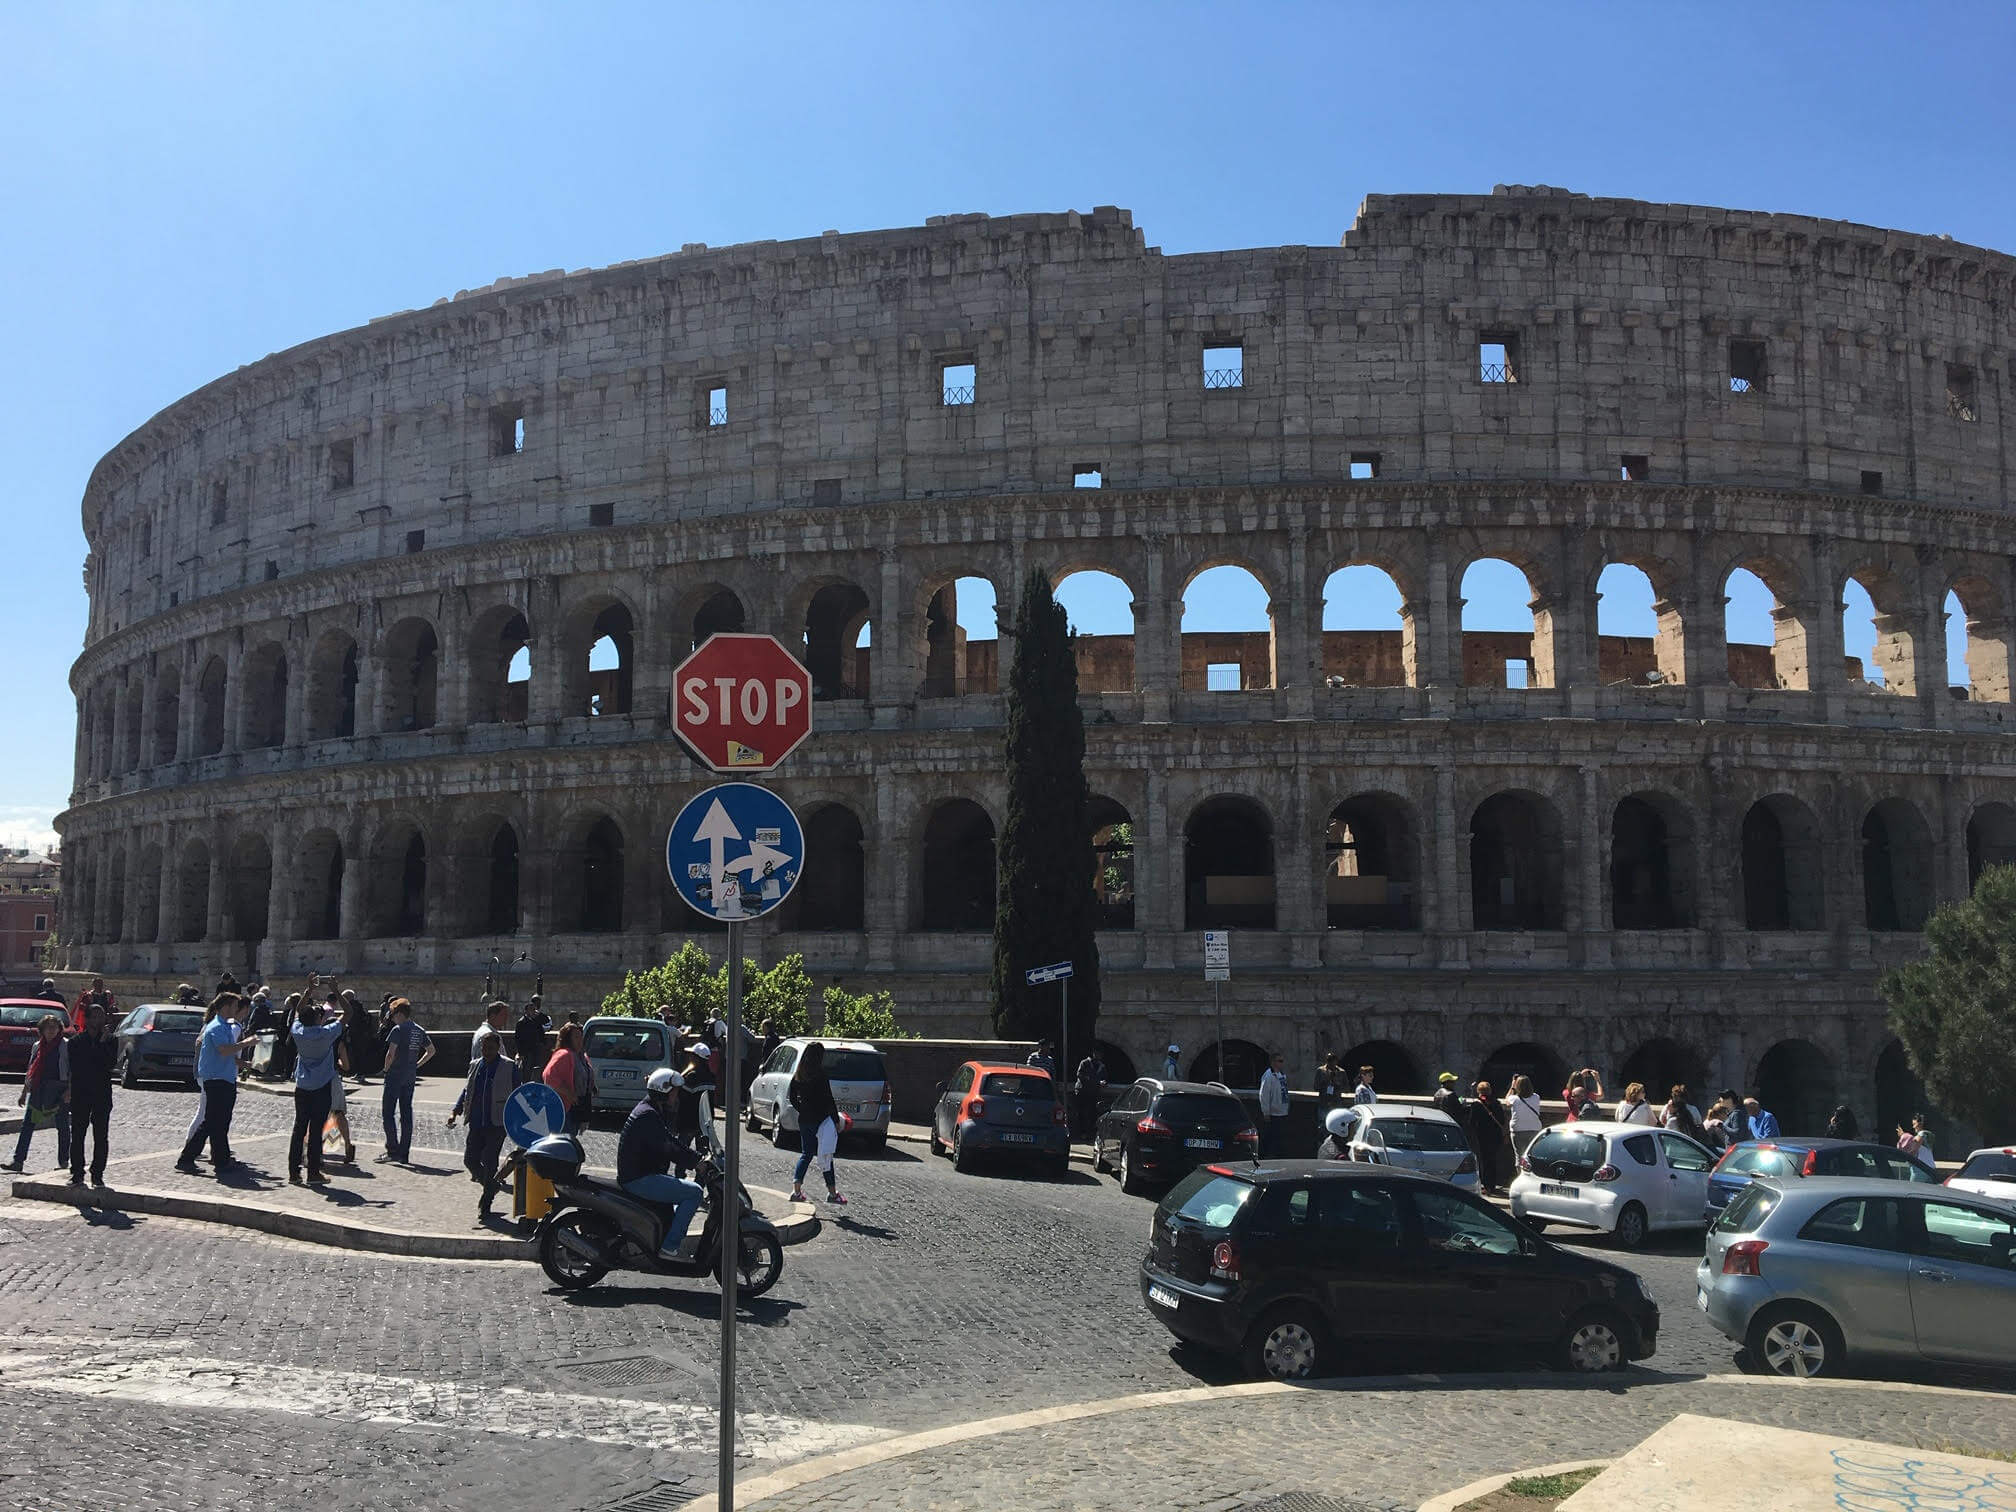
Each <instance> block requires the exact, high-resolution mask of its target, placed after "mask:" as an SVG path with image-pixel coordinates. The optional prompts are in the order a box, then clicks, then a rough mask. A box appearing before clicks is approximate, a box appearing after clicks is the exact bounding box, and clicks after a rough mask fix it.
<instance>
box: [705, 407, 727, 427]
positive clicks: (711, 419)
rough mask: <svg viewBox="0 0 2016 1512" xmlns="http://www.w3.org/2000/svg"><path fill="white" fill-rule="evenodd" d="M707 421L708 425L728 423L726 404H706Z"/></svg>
mask: <svg viewBox="0 0 2016 1512" xmlns="http://www.w3.org/2000/svg"><path fill="white" fill-rule="evenodd" d="M707 423H708V424H709V425H726V424H727V423H728V406H727V405H725V404H715V405H710V406H708V409H707Z"/></svg>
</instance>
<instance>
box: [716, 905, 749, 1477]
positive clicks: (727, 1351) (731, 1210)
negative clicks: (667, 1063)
mask: <svg viewBox="0 0 2016 1512" xmlns="http://www.w3.org/2000/svg"><path fill="white" fill-rule="evenodd" d="M742 928H743V926H742V921H741V920H739V919H732V920H730V921H729V924H728V1044H727V1046H726V1049H727V1054H726V1055H725V1056H724V1057H723V1058H722V1067H721V1088H720V1091H721V1099H722V1104H721V1105H722V1115H721V1121H722V1141H721V1143H722V1155H721V1206H722V1207H723V1209H724V1210H725V1213H724V1215H723V1217H722V1218H721V1224H722V1232H721V1472H720V1479H719V1481H718V1483H717V1487H718V1488H717V1490H716V1491H715V1496H714V1499H715V1504H716V1505H717V1506H718V1507H719V1508H720V1509H721V1512H735V1282H736V1280H737V1271H736V1264H737V1262H738V1261H740V1260H741V1258H742V1183H741V1175H740V1167H741V1164H742V1119H741V1117H740V1115H739V1113H738V1110H737V1107H736V1102H737V1099H738V1097H739V1095H740V1093H741V1089H742Z"/></svg>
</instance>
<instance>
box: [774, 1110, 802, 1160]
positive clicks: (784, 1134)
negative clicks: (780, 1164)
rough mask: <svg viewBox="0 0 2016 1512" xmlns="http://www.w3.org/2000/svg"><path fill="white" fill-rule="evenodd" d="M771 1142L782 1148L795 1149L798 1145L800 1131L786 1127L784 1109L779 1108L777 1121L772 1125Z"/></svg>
mask: <svg viewBox="0 0 2016 1512" xmlns="http://www.w3.org/2000/svg"><path fill="white" fill-rule="evenodd" d="M770 1143H771V1144H773V1145H775V1146H776V1147H777V1148H778V1149H780V1150H795V1149H796V1148H797V1147H798V1131H797V1130H796V1129H788V1130H787V1129H786V1128H785V1127H784V1110H783V1109H782V1108H779V1109H778V1110H777V1122H775V1123H773V1124H772V1125H770Z"/></svg>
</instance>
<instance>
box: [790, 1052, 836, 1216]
mask: <svg viewBox="0 0 2016 1512" xmlns="http://www.w3.org/2000/svg"><path fill="white" fill-rule="evenodd" d="M791 1106H792V1108H793V1109H794V1110H795V1111H796V1112H797V1114H798V1168H797V1169H796V1170H795V1171H793V1172H792V1173H791V1200H792V1201H793V1202H803V1201H804V1200H805V1172H806V1171H807V1170H809V1169H810V1168H811V1165H812V1162H813V1161H814V1160H817V1161H818V1162H819V1174H820V1175H821V1176H823V1177H825V1178H826V1200H827V1201H828V1202H830V1203H832V1204H833V1205H834V1206H835V1207H845V1206H846V1205H847V1199H846V1198H845V1197H842V1196H841V1195H840V1186H839V1178H838V1177H836V1176H835V1175H834V1174H833V1151H834V1150H835V1149H837V1148H838V1147H839V1144H840V1107H839V1105H838V1104H837V1103H835V1102H834V1101H833V1084H832V1083H831V1082H829V1081H828V1080H827V1079H826V1047H825V1045H823V1044H821V1043H820V1042H819V1041H818V1040H814V1041H812V1043H811V1044H809V1045H807V1046H806V1047H805V1053H804V1054H803V1055H801V1056H799V1057H798V1069H797V1070H796V1071H794V1072H793V1073H792V1074H791Z"/></svg>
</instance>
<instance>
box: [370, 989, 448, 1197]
mask: <svg viewBox="0 0 2016 1512" xmlns="http://www.w3.org/2000/svg"><path fill="white" fill-rule="evenodd" d="M389 1011H390V1014H391V1018H392V1025H391V1027H390V1028H388V1029H387V1030H386V1031H385V1066H384V1070H383V1072H382V1073H381V1074H382V1075H383V1076H384V1078H385V1097H384V1103H383V1110H384V1115H385V1153H384V1154H383V1155H380V1156H379V1157H378V1164H380V1165H385V1164H387V1163H390V1164H393V1165H403V1164H405V1162H406V1156H407V1154H408V1153H409V1152H410V1151H411V1150H412V1148H413V1087H414V1084H415V1083H417V1082H418V1081H419V1080H420V1068H421V1067H422V1066H424V1065H426V1064H427V1062H429V1061H430V1060H432V1059H434V1041H433V1040H431V1039H430V1038H428V1036H427V1031H426V1030H425V1029H422V1028H421V1027H420V1026H419V1025H418V1024H416V1023H414V1022H413V1005H412V1004H411V1003H409V1002H407V1001H406V999H404V998H403V997H402V998H394V999H392V1005H391V1008H390V1010H389Z"/></svg>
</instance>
